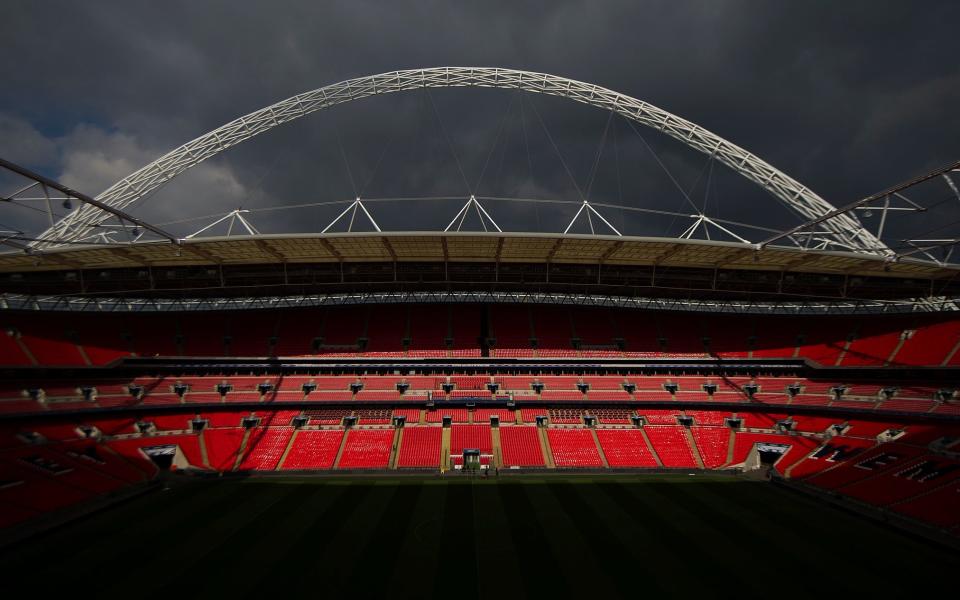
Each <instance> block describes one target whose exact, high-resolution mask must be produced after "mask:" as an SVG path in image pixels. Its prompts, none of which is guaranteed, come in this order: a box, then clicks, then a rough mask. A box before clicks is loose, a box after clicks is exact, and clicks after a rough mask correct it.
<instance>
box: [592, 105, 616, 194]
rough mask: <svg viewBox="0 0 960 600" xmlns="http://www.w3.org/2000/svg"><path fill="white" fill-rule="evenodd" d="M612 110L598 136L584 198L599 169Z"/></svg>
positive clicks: (611, 118) (612, 113)
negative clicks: (598, 140)
mask: <svg viewBox="0 0 960 600" xmlns="http://www.w3.org/2000/svg"><path fill="white" fill-rule="evenodd" d="M613 115H614V112H613V111H612V110H611V111H610V114H608V115H607V123H606V125H604V127H603V135H601V136H600V144H599V146H598V147H597V155H596V157H595V158H594V159H593V166H592V167H591V168H590V179H589V181H587V193H586V198H587V199H588V200H589V199H590V191H591V190H592V189H593V182H594V180H595V179H596V177H597V171H598V170H599V169H600V158H601V157H602V156H603V149H604V147H605V146H606V144H607V133H608V132H609V131H610V122H611V121H612V120H613Z"/></svg>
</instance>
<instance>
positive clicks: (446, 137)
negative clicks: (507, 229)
mask: <svg viewBox="0 0 960 600" xmlns="http://www.w3.org/2000/svg"><path fill="white" fill-rule="evenodd" d="M424 89H425V90H426V92H427V98H428V99H429V100H430V106H431V107H433V115H434V117H436V119H437V124H438V125H439V126H440V135H442V136H443V139H444V141H445V142H446V143H447V148H449V149H450V154H452V155H453V160H454V162H456V163H457V170H458V171H459V172H460V178H461V179H463V185H464V186H466V188H467V193H468V194H470V195H473V190H472V189H471V188H470V182H469V181H467V175H466V173H464V171H463V165H461V164H460V157H459V156H458V155H457V151H456V149H455V148H454V147H453V142H452V141H451V140H450V136H449V135H447V129H446V127H444V125H443V119H442V118H440V111H439V110H437V104H436V102H434V101H433V95H432V94H431V93H430V88H424Z"/></svg>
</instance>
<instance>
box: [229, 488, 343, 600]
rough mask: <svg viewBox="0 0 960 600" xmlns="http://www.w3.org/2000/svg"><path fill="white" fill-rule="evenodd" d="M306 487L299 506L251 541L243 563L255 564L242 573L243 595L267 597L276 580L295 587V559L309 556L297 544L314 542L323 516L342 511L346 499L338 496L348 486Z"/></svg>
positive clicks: (299, 565) (298, 567)
mask: <svg viewBox="0 0 960 600" xmlns="http://www.w3.org/2000/svg"><path fill="white" fill-rule="evenodd" d="M310 488H312V494H311V495H310V496H309V497H307V498H306V499H305V500H304V501H303V503H302V504H301V506H300V507H298V508H297V509H296V510H293V511H291V512H290V513H288V514H287V515H286V516H285V517H282V518H281V519H282V520H280V521H278V523H277V526H276V528H275V529H274V530H272V532H271V533H270V534H269V536H268V537H267V538H265V539H263V540H261V541H260V543H259V544H253V545H252V547H251V550H250V557H251V561H250V562H248V563H246V564H250V565H255V566H256V568H255V569H251V570H250V572H245V573H244V574H243V580H244V581H245V586H244V590H245V591H246V594H245V596H244V597H247V598H264V597H271V595H273V594H275V593H276V591H277V582H278V581H279V582H282V584H283V586H284V589H285V590H286V589H290V590H291V591H294V592H296V591H299V590H298V588H297V587H296V583H297V582H296V579H297V577H299V575H300V574H301V569H302V563H299V562H297V559H303V560H307V559H309V558H310V556H309V555H308V553H305V552H300V551H299V548H302V547H304V546H307V545H312V544H315V543H316V538H315V537H314V536H316V535H322V533H319V532H322V530H323V528H324V527H325V526H328V524H327V519H329V518H331V516H333V515H337V514H340V513H341V512H342V508H343V505H344V504H346V502H348V501H344V500H341V498H342V497H343V495H344V494H345V492H346V491H347V490H349V489H352V488H351V487H350V486H344V485H327V484H326V483H323V484H319V485H313V486H310V487H308V488H306V489H310ZM338 503H339V504H338ZM287 586H290V587H289V588H288V587H287Z"/></svg>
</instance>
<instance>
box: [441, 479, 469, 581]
mask: <svg viewBox="0 0 960 600" xmlns="http://www.w3.org/2000/svg"><path fill="white" fill-rule="evenodd" d="M438 551H439V553H440V555H439V557H438V558H439V560H438V564H437V570H436V575H435V577H434V580H433V597H434V598H441V597H444V596H448V595H453V596H455V597H457V598H458V599H459V598H477V578H478V577H479V574H478V573H477V571H478V565H477V548H476V536H475V534H474V531H473V486H472V485H458V484H448V485H447V502H446V505H445V506H444V510H443V528H442V529H441V534H440V548H439V549H438Z"/></svg>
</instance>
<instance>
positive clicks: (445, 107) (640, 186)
mask: <svg viewBox="0 0 960 600" xmlns="http://www.w3.org/2000/svg"><path fill="white" fill-rule="evenodd" d="M958 23H960V3H957V2H956V1H952V2H951V1H946V2H878V1H876V0H872V1H865V2H772V1H771V2H756V1H753V2H719V1H703V2H678V1H676V0H671V1H664V2H637V1H630V2H600V1H598V0H588V1H582V2H580V1H577V2H560V1H554V2H542V3H525V4H524V3H520V2H515V1H514V2H502V3H500V2H449V1H448V2H413V3H406V2H395V1H390V2H386V1H385V2H366V1H361V0H351V1H349V2H342V3H332V2H329V3H318V2H309V1H308V2H283V1H273V2H238V1H237V0H232V1H227V2H213V1H202V2H197V1H191V2H173V1H169V0H167V1H164V2H135V1H131V0H124V1H118V2H96V1H89V2H75V1H68V2H49V1H40V0H24V1H12V0H8V1H7V2H6V3H5V7H4V12H3V19H0V40H3V41H2V47H3V52H0V75H2V81H3V85H2V86H0V156H2V157H4V158H6V159H8V160H12V161H14V162H18V163H21V164H23V165H26V166H28V167H31V168H35V169H37V170H39V171H41V172H43V173H45V174H47V175H50V176H52V177H55V178H58V179H60V180H62V181H63V182H64V183H66V184H68V185H71V186H74V187H76V188H77V189H79V190H82V191H85V192H87V193H90V194H97V193H99V192H101V191H102V190H103V189H104V188H106V187H107V186H109V185H110V184H111V183H113V182H114V181H116V180H117V179H120V178H121V177H123V176H124V175H127V174H128V173H130V172H132V171H134V170H135V169H137V168H138V167H140V166H142V165H143V164H146V163H147V162H150V161H151V160H152V159H154V158H157V157H159V156H160V155H162V154H163V153H164V152H166V151H168V150H170V149H172V148H174V147H176V146H178V145H179V144H181V143H183V142H185V141H187V140H190V139H192V138H194V137H196V136H198V135H201V134H203V133H205V132H206V131H209V130H211V129H213V128H215V127H217V126H219V125H221V124H223V123H225V122H227V121H229V120H231V119H233V118H235V117H237V116H240V115H242V114H245V113H248V112H251V111H253V110H256V109H258V108H260V107H262V106H265V105H267V104H270V103H273V102H276V101H278V100H280V99H283V98H285V97H288V96H291V95H293V94H296V93H299V92H303V91H307V90H310V89H314V88H318V87H321V86H323V85H327V84H331V83H335V82H337V81H341V80H343V79H347V78H351V77H357V76H362V75H368V74H374V73H379V72H384V71H390V70H396V69H406V68H417V67H429V66H499V67H513V68H520V69H527V70H533V71H542V72H547V73H552V74H556V75H562V76H566V77H570V78H574V79H579V80H583V81H587V82H591V83H596V84H599V85H603V86H605V87H608V88H612V89H614V90H617V91H619V92H622V93H625V94H628V95H631V96H634V97H636V98H639V99H641V100H645V101H648V102H650V103H652V104H654V105H656V106H659V107H661V108H663V109H665V110H668V111H670V112H673V113H675V114H678V115H680V116H682V117H684V118H687V119H689V120H692V121H694V122H696V123H698V124H700V125H702V126H704V127H706V128H707V129H709V130H711V131H713V132H715V133H717V134H719V135H720V136H722V137H725V138H727V139H729V140H730V141H733V142H734V143H737V144H738V145H740V146H743V147H744V148H746V149H748V150H750V151H752V152H754V153H755V154H757V155H758V156H760V157H761V158H763V159H765V160H766V161H768V162H770V163H771V164H773V165H774V166H776V167H777V168H779V169H781V170H783V171H785V172H786V173H788V174H790V175H791V176H793V177H794V178H796V179H798V180H799V181H801V182H802V183H804V184H806V185H808V186H810V187H811V188H812V189H813V190H815V191H816V192H817V193H819V194H820V195H821V196H823V197H824V198H826V199H827V200H828V201H830V202H832V203H834V204H844V203H846V202H849V201H851V200H854V199H856V198H859V197H861V196H864V195H866V194H869V193H871V192H875V191H878V190H880V189H882V188H884V187H886V186H889V185H891V184H894V183H897V182H899V181H902V180H905V179H908V178H910V177H911V176H914V175H916V174H919V173H921V172H923V171H925V170H929V169H931V168H934V167H936V166H939V165H941V164H944V163H946V162H949V161H951V160H956V159H957V158H958V157H960V135H958V134H960V110H958V106H960V61H958V54H960V52H958V50H960V41H958V40H960V35H958V29H957V26H958ZM520 96H521V95H520V94H519V93H517V92H510V91H502V90H492V91H491V90H433V91H431V92H429V93H426V92H419V91H418V92H409V93H405V94H396V95H391V96H387V97H379V98H374V99H369V100H364V101H361V102H355V103H352V104H350V105H346V106H342V107H337V108H334V109H331V110H328V111H323V112H321V113H317V114H315V115H312V116H311V117H307V118H305V119H302V120H299V121H295V122H294V123H291V124H287V125H285V126H283V127H280V128H279V129H277V130H274V131H273V132H271V133H269V134H266V135H263V136H260V137H258V138H256V139H253V140H250V141H248V142H246V143H245V144H242V145H241V146H239V147H237V148H236V149H234V150H231V151H229V152H227V153H225V154H223V155H221V156H220V157H217V158H215V159H212V160H211V161H209V162H208V163H206V164H204V165H202V166H201V167H197V168H195V169H193V170H192V171H189V172H187V173H186V174H184V175H182V176H181V177H179V178H178V179H177V180H176V181H175V182H174V183H172V184H170V185H169V186H167V187H166V188H164V189H162V190H161V191H160V192H158V193H157V194H155V195H154V196H153V197H152V198H150V199H149V200H148V201H147V202H145V203H143V204H142V205H135V207H133V208H132V209H131V210H132V212H134V213H135V214H138V215H140V216H143V217H144V218H148V219H150V220H153V221H156V222H170V221H174V220H178V219H182V218H188V217H196V216H201V215H211V214H217V213H222V212H224V211H228V210H230V209H231V208H234V207H238V206H243V207H245V208H251V209H254V210H255V211H258V212H255V213H252V214H251V219H252V221H253V222H254V224H255V225H257V226H259V227H260V228H261V230H264V231H316V230H318V229H321V228H322V227H323V226H324V225H325V223H326V222H327V221H328V220H329V219H330V217H331V216H332V215H333V214H335V213H336V212H337V210H339V209H338V208H337V207H335V206H328V207H322V208H311V209H299V210H290V211H275V212H266V211H263V210H262V209H264V208H269V207H274V206H281V205H291V204H304V203H313V202H323V201H331V200H341V199H346V198H351V197H353V196H354V195H356V194H358V193H360V194H362V195H363V196H364V197H368V198H377V197H397V196H404V197H407V196H433V195H454V196H456V195H465V194H466V193H467V190H469V189H475V190H477V191H478V193H479V194H482V195H486V196H510V197H537V198H551V199H562V200H570V201H577V200H578V198H579V196H578V193H577V191H576V187H580V188H581V190H586V189H587V187H590V188H591V194H590V197H591V200H594V201H597V202H610V203H616V204H625V205H629V206H646V207H651V208H657V209H663V210H687V209H689V205H688V204H687V201H686V199H685V198H683V196H682V194H680V193H679V192H678V190H677V189H676V186H675V185H674V184H673V182H671V181H670V177H671V176H672V177H673V178H675V179H676V180H677V182H678V183H679V184H680V185H681V187H684V188H685V189H687V190H692V191H691V192H690V196H691V198H693V199H694V201H695V202H696V203H697V204H699V205H702V206H704V207H705V210H706V212H707V213H708V214H712V215H714V216H716V215H719V216H720V217H725V218H730V219H737V220H743V221H747V222H751V223H756V224H769V225H787V224H791V223H794V222H796V218H795V217H793V216H791V215H790V213H789V212H788V211H786V210H784V209H783V208H782V207H780V206H779V205H778V204H777V203H776V201H774V200H773V199H772V198H771V197H770V196H767V195H765V194H764V193H762V192H758V190H757V189H756V188H755V186H753V185H752V184H747V183H744V182H743V181H741V179H740V178H739V177H736V176H735V175H733V174H732V173H730V172H729V171H726V170H725V169H724V168H722V167H720V166H717V168H716V169H712V168H711V167H710V165H709V163H708V162H707V160H706V158H705V157H703V156H701V155H698V154H696V153H695V152H692V151H689V150H688V149H686V148H685V147H683V146H681V145H680V144H678V143H674V142H672V141H671V140H668V139H666V138H665V137H664V136H662V135H661V134H658V133H655V132H652V131H646V130H644V131H641V133H642V134H643V136H644V139H643V140H641V139H640V137H639V136H638V135H637V134H636V133H635V132H633V131H632V130H631V128H630V127H629V126H628V125H627V124H626V122H625V121H623V120H622V119H614V120H611V121H610V123H609V127H608V125H607V124H608V115H607V114H605V113H604V112H603V111H599V110H597V109H592V108H589V107H584V106H582V105H578V104H575V103H571V102H569V101H563V100H558V99H549V98H543V97H529V96H527V97H524V98H522V99H521V97H520ZM541 122H542V123H541ZM441 123H442V125H441ZM605 130H606V135H605V136H604V131H605ZM551 137H552V138H553V139H554V140H555V141H556V143H557V147H558V148H559V150H560V154H561V155H562V157H563V161H561V160H560V158H559V157H558V156H557V152H556V151H555V150H554V148H553V145H552V144H551V142H550V138H551ZM447 140H449V142H448V141H447ZM601 140H603V144H601ZM647 145H649V146H650V149H649V150H648V149H647ZM451 147H452V148H451ZM651 150H652V152H651ZM598 155H599V159H598V158H597V157H598ZM381 157H382V158H381ZM458 160H459V162H460V163H461V167H460V168H458V166H457V161H458ZM657 160H659V161H660V162H662V163H663V164H664V166H665V167H666V170H667V171H669V173H670V175H667V174H666V172H665V171H664V170H663V168H661V167H660V165H659V164H658V163H657ZM564 163H566V164H567V167H568V168H569V171H570V172H571V174H572V176H573V179H574V180H575V181H576V187H575V186H574V184H573V183H572V182H571V177H570V176H569V175H568V174H567V169H566V168H564V166H563V165H564ZM594 164H596V165H597V166H596V169H595V171H596V174H595V175H594V176H593V177H592V180H593V184H592V185H591V184H590V181H591V173H592V172H593V171H594ZM461 168H462V171H463V175H461V173H460V171H461ZM481 173H482V175H483V176H482V179H481ZM464 178H466V179H467V180H468V181H467V182H466V183H465V182H464ZM707 182H709V184H710V185H709V186H708V185H707ZM13 183H14V182H11V181H9V180H0V184H7V185H8V186H9V185H10V184H13ZM9 191H11V190H7V189H3V190H0V193H7V192H9ZM944 199H949V190H948V189H947V187H946V185H945V184H943V185H940V186H939V187H936V188H935V189H933V190H932V191H930V192H929V194H928V196H927V197H925V201H927V202H931V203H940V204H938V210H940V211H946V212H940V213H937V214H938V216H937V217H936V218H934V217H931V216H929V215H928V216H926V217H924V219H922V220H920V221H919V225H918V227H919V228H918V229H917V230H916V231H918V232H923V231H927V230H929V229H931V228H932V227H933V226H934V224H936V223H943V222H946V221H949V220H951V219H955V218H957V216H956V212H955V211H954V209H956V207H957V205H960V203H948V204H943V203H944V202H945V200H944ZM487 206H488V208H489V209H490V211H491V213H492V214H493V215H494V217H495V218H499V220H501V221H503V222H502V223H501V226H503V227H504V228H505V229H506V228H508V227H509V226H510V225H509V224H513V227H511V228H515V229H516V228H521V229H532V228H537V227H539V228H541V229H550V228H554V229H555V228H557V227H560V228H562V227H563V225H564V223H565V222H566V221H567V220H569V218H570V217H571V216H572V214H573V211H575V210H576V206H575V205H569V206H567V205H558V206H554V205H537V206H533V205H527V206H518V207H513V208H510V207H508V206H506V205H503V204H502V203H501V204H498V203H489V204H488V205H487ZM458 208H459V205H458V204H457V203H456V202H452V203H446V204H444V203H433V204H431V203H412V204H410V205H409V206H407V207H404V208H398V207H397V206H387V205H375V204H371V209H372V210H373V212H374V214H375V215H376V216H377V217H378V218H379V219H381V220H382V221H383V222H381V225H382V226H385V227H391V226H392V227H394V228H404V229H406V228H415V227H418V226H420V227H436V226H438V225H439V226H441V227H442V226H444V225H446V222H447V221H448V220H449V219H450V218H452V216H453V214H454V213H455V212H456V211H457V210H458ZM61 212H62V211H61ZM0 215H2V217H3V218H0V223H11V222H13V223H15V224H17V225H21V226H23V227H24V228H28V229H29V228H33V231H37V230H38V229H39V228H42V225H43V222H42V220H38V218H39V215H36V214H35V213H31V212H29V211H23V210H21V211H16V210H14V209H10V208H8V207H6V208H2V212H0ZM34 216H36V217H38V218H33V217H34ZM607 216H608V217H609V218H610V220H611V221H612V222H614V223H615V224H616V225H617V226H619V227H623V228H624V229H625V230H627V232H628V233H637V234H654V235H663V234H668V235H676V234H678V233H679V232H680V231H682V230H683V228H685V227H686V226H687V225H688V224H689V222H688V221H684V220H682V219H680V220H676V219H653V218H647V217H644V218H637V217H636V216H633V217H631V216H629V214H623V213H622V211H612V210H611V211H609V212H608V213H607ZM203 222H204V221H202V220H198V221H195V222H193V223H188V224H181V225H171V226H170V227H171V228H174V229H177V230H178V231H180V232H181V233H186V232H188V231H189V230H190V228H191V227H192V228H194V229H196V228H198V227H200V226H201V225H202V224H203ZM474 225H475V224H474ZM584 226H585V225H584V224H580V225H578V227H581V228H582V227H584Z"/></svg>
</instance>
